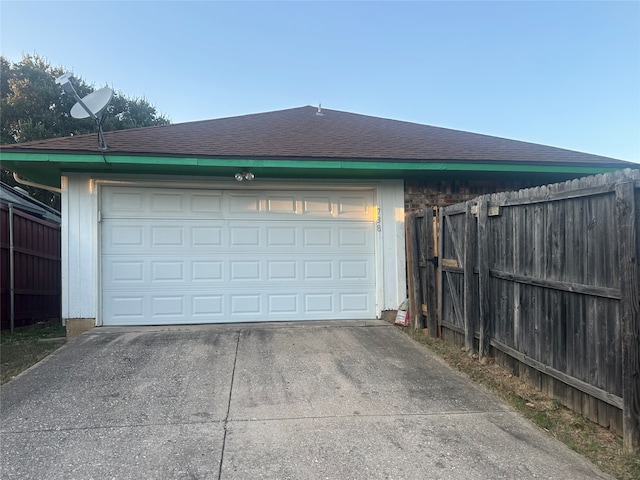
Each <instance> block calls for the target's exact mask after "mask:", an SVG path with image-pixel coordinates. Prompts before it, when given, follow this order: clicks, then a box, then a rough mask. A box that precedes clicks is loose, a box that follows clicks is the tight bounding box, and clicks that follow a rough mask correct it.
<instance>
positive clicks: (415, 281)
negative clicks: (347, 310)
mask: <svg viewBox="0 0 640 480" xmlns="http://www.w3.org/2000/svg"><path fill="white" fill-rule="evenodd" d="M438 222H439V225H440V227H439V233H438V240H437V244H438V245H437V251H438V255H437V257H438V264H439V268H438V269H437V270H436V269H435V265H434V263H436V262H435V261H430V260H431V258H432V257H433V256H430V255H431V254H430V253H429V252H431V251H432V249H433V248H434V246H435V243H434V242H433V240H432V239H433V236H431V237H429V234H428V230H429V228H430V227H429V225H433V224H434V222H433V217H432V216H430V215H428V211H427V212H425V213H424V214H422V215H415V214H410V215H408V216H407V233H408V235H407V237H408V240H407V245H408V247H409V249H408V259H407V263H408V272H409V295H410V304H411V305H412V310H413V311H414V312H418V313H419V314H418V315H414V314H412V315H411V321H412V323H411V325H412V326H413V327H414V328H422V327H423V322H424V318H423V315H422V312H423V308H420V309H419V310H415V309H414V308H417V306H418V305H420V307H422V304H426V307H425V309H424V311H425V312H426V315H427V317H426V319H427V322H426V323H427V326H428V328H429V333H430V334H431V335H436V334H437V335H439V336H442V337H443V338H444V339H445V340H448V341H452V342H457V343H459V344H462V345H464V346H465V347H466V349H467V351H468V352H469V353H470V354H471V353H472V352H477V353H478V356H479V358H480V360H481V361H486V359H487V358H488V357H493V358H495V360H496V362H498V363H500V364H502V365H503V366H507V367H509V368H512V369H514V371H516V372H517V373H518V374H519V375H520V376H521V377H522V378H523V379H524V380H525V381H527V382H528V383H531V384H533V385H534V386H536V387H538V388H539V389H541V390H543V391H546V392H547V393H549V394H551V395H553V396H554V397H556V398H558V399H559V400H561V401H562V402H563V403H564V404H566V405H567V406H568V407H570V408H572V409H574V410H576V411H578V412H579V413H582V414H583V415H584V416H586V417H587V418H590V419H591V420H593V421H595V422H597V423H600V424H601V425H604V426H607V427H609V428H611V429H612V430H613V431H616V432H617V433H621V434H622V436H623V439H624V444H625V447H626V448H627V449H628V450H630V451H634V452H639V451H640V312H639V310H640V292H639V290H640V284H639V282H638V278H639V277H640V272H639V262H638V259H639V258H640V170H624V171H619V172H614V173H609V174H603V175H598V176H594V177H586V178H582V179H579V180H573V181H569V182H566V183H560V184H555V185H549V186H543V187H536V188H531V189H526V190H520V191H517V192H506V193H497V194H492V195H485V196H481V197H478V198H476V199H474V200H471V201H468V202H465V203H461V204H457V205H452V206H448V207H444V208H442V209H440V212H439V220H438ZM425 232H426V234H425ZM429 244H431V245H429ZM422 270H424V272H423V271H422ZM432 289H433V290H434V291H437V294H436V295H435V296H436V297H437V303H434V302H435V300H433V298H432V296H433V295H432V294H431V293H430V292H431V290H432ZM430 312H431V313H434V312H437V313H438V315H436V316H434V318H431V317H430V316H429V314H430Z"/></svg>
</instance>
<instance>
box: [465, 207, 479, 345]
mask: <svg viewBox="0 0 640 480" xmlns="http://www.w3.org/2000/svg"><path fill="white" fill-rule="evenodd" d="M472 204H473V202H472V201H468V202H467V203H466V206H465V207H466V208H465V223H464V279H463V282H464V347H465V349H466V351H467V353H468V354H469V355H473V343H474V338H475V322H474V320H475V316H476V312H475V293H476V289H475V273H474V269H475V266H476V259H475V248H474V245H475V242H476V238H477V235H476V220H475V218H474V216H473V213H471V206H472Z"/></svg>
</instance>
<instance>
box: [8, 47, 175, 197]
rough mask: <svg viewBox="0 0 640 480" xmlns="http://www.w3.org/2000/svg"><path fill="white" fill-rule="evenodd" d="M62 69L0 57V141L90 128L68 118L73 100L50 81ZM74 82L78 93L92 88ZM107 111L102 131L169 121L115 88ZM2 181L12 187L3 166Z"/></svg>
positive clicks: (37, 60)
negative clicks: (115, 90) (11, 60)
mask: <svg viewBox="0 0 640 480" xmlns="http://www.w3.org/2000/svg"><path fill="white" fill-rule="evenodd" d="M65 72H66V69H65V68H63V67H61V66H58V67H54V66H52V65H51V64H50V63H49V62H48V61H47V60H46V59H45V58H43V57H41V56H39V55H24V56H23V57H22V60H21V61H19V62H10V61H9V60H8V59H6V58H5V57H4V56H0V123H1V128H0V143H2V144H9V143H22V142H28V141H32V140H42V139H46V138H55V137H67V136H69V135H79V134H84V133H93V132H95V124H94V123H93V122H89V121H87V120H78V119H75V118H73V117H71V115H70V113H69V112H70V110H71V107H72V106H73V105H74V104H75V103H76V99H75V98H73V97H72V96H71V95H66V94H65V93H64V92H63V91H62V88H60V85H57V84H56V82H55V80H56V78H57V77H59V76H60V75H62V74H63V73H65ZM73 85H74V87H75V89H76V91H77V92H78V95H80V96H81V97H84V96H85V95H87V94H89V93H91V92H92V91H93V90H95V88H93V86H92V85H89V84H87V83H86V82H85V81H84V80H83V79H82V78H79V77H75V76H74V81H73ZM106 115H107V117H106V118H105V121H104V123H103V130H104V131H111V130H124V129H128V128H137V127H149V126H153V125H166V124H168V123H170V122H169V120H168V119H167V118H166V117H165V116H163V115H161V114H159V113H158V112H157V111H156V108H155V107H154V106H153V105H152V104H151V103H149V102H148V101H147V100H146V99H145V98H130V97H127V96H125V95H124V94H122V92H115V94H114V97H113V100H112V101H111V103H110V105H109V106H108V107H107V113H106ZM2 181H3V182H5V183H7V184H9V185H15V181H14V180H13V177H12V174H11V173H10V172H8V171H5V170H4V169H2ZM23 188H25V189H27V188H26V187H23ZM28 190H29V192H30V193H31V194H32V195H33V196H34V197H36V198H37V199H38V200H40V201H43V202H44V203H47V204H49V205H52V206H57V205H58V204H59V202H57V201H55V199H54V198H52V196H51V194H50V192H46V191H44V192H43V191H40V192H37V193H36V189H33V188H28Z"/></svg>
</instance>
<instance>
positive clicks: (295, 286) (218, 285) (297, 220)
mask: <svg viewBox="0 0 640 480" xmlns="http://www.w3.org/2000/svg"><path fill="white" fill-rule="evenodd" d="M298 188H299V187H298ZM325 188H326V187H325ZM375 193H376V192H375V189H373V188H350V189H343V190H340V189H338V190H335V189H331V190H327V189H324V190H323V189H317V190H293V189H289V188H286V189H282V188H278V189H267V188H265V189H244V188H242V189H240V188H236V189H217V190H216V189H205V188H167V187H141V186H135V185H124V186H119V185H104V186H102V187H101V188H100V195H99V197H100V204H99V212H98V217H99V222H100V234H99V236H100V266H99V268H100V293H101V295H100V309H101V312H102V324H103V325H162V324H181V323H190V324H191V323H223V322H245V321H247V322H258V321H288V320H319V319H367V318H375V317H376V220H377V219H379V216H378V214H377V210H376V208H375Z"/></svg>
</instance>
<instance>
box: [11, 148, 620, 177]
mask: <svg viewBox="0 0 640 480" xmlns="http://www.w3.org/2000/svg"><path fill="white" fill-rule="evenodd" d="M0 161H8V162H12V163H18V162H20V163H22V162H24V163H29V162H46V163H52V164H57V165H58V166H59V168H61V169H62V168H64V167H71V166H72V165H73V164H75V163H85V164H87V163H90V164H91V163H92V164H100V165H105V163H106V164H111V165H114V166H115V165H123V164H130V165H131V164H133V165H165V166H175V167H180V166H196V167H198V166H200V167H239V168H251V167H253V168H258V167H259V168H280V169H282V168H287V169H346V170H395V171H398V170H402V171H452V172H453V171H458V172H464V171H474V172H520V173H533V172H536V173H584V174H596V173H604V172H608V171H612V170H619V169H621V168H623V167H603V166H583V165H545V164H508V163H498V162H496V163H458V162H429V161H423V162H419V161H417V162H402V161H388V160H380V161H357V160H288V159H286V160H285V159H281V160H280V159H264V160H256V159H237V158H196V157H147V156H134V155H107V154H105V155H104V156H103V155H101V154H97V155H96V154H51V153H18V152H0ZM52 166H53V165H52Z"/></svg>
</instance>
